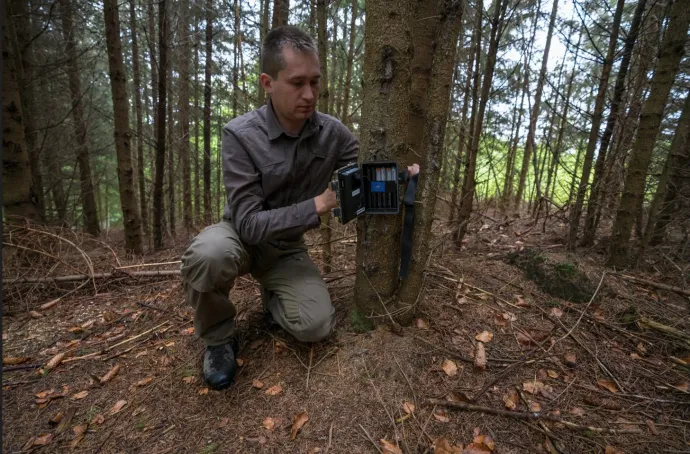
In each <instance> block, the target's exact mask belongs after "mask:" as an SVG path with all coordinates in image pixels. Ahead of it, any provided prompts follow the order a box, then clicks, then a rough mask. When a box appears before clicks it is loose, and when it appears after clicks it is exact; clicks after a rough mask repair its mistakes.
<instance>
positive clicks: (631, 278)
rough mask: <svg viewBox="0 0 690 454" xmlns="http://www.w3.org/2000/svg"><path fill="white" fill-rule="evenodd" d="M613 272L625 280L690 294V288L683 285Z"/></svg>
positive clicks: (686, 294) (681, 293)
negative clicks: (678, 285) (677, 285)
mask: <svg viewBox="0 0 690 454" xmlns="http://www.w3.org/2000/svg"><path fill="white" fill-rule="evenodd" d="M611 274H613V275H614V276H616V277H620V278H621V279H625V280H628V281H632V282H637V283H638V284H644V285H648V286H649V287H654V288H658V289H661V290H668V291H670V292H675V293H678V294H680V295H685V296H690V290H687V289H684V288H681V287H675V286H673V285H668V284H663V283H661V282H654V281H650V280H649V279H643V278H641V277H635V276H630V275H627V274H620V273H611Z"/></svg>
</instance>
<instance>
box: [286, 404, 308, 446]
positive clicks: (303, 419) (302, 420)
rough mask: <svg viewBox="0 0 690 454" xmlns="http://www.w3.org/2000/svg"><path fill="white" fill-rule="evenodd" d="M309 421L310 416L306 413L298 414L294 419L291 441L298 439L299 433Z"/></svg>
mask: <svg viewBox="0 0 690 454" xmlns="http://www.w3.org/2000/svg"><path fill="white" fill-rule="evenodd" d="M307 421H309V415H308V414H307V412H306V411H302V412H299V413H297V414H296V415H295V416H294V417H293V418H292V430H291V431H290V439H291V440H294V439H295V437H297V432H299V431H300V429H301V428H302V427H303V426H304V425H305V424H306V423H307Z"/></svg>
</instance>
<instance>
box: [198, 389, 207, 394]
mask: <svg viewBox="0 0 690 454" xmlns="http://www.w3.org/2000/svg"><path fill="white" fill-rule="evenodd" d="M206 394H208V388H201V389H200V390H199V395H200V396H205V395H206Z"/></svg>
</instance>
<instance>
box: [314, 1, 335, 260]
mask: <svg viewBox="0 0 690 454" xmlns="http://www.w3.org/2000/svg"><path fill="white" fill-rule="evenodd" d="M326 13H327V6H326V0H316V18H317V19H316V20H317V29H318V36H319V39H318V46H319V66H320V67H321V68H320V69H321V90H320V92H319V111H320V112H322V113H325V114H330V110H329V107H330V106H329V102H328V98H329V96H328V95H329V90H328V36H327V35H326V26H327V25H328V24H327V14H326ZM319 230H320V233H321V243H323V245H322V247H323V249H322V251H323V263H324V272H326V273H330V272H331V263H332V261H333V255H332V253H331V214H330V213H326V214H324V215H322V216H321V226H320V228H319Z"/></svg>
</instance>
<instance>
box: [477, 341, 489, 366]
mask: <svg viewBox="0 0 690 454" xmlns="http://www.w3.org/2000/svg"><path fill="white" fill-rule="evenodd" d="M474 367H476V368H477V369H480V370H485V369H486V350H485V349H484V343H483V342H477V346H476V347H475V349H474Z"/></svg>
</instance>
